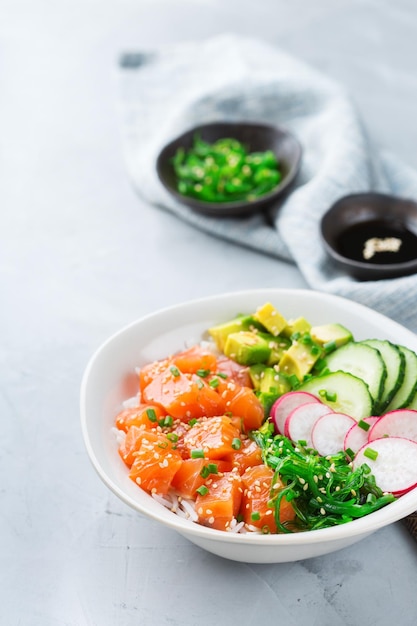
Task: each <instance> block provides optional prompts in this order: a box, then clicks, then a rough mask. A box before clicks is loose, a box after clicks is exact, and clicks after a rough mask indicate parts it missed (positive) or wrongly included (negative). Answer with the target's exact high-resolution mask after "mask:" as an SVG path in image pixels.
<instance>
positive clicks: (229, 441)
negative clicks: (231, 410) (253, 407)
mask: <svg viewBox="0 0 417 626" xmlns="http://www.w3.org/2000/svg"><path fill="white" fill-rule="evenodd" d="M240 436H241V431H240V429H239V427H238V425H237V423H236V420H235V419H233V418H231V417H228V416H227V415H220V416H216V417H210V418H203V419H201V420H199V421H198V423H197V424H195V425H194V426H193V427H192V428H190V429H189V430H188V431H187V432H186V433H185V434H184V436H183V439H182V449H183V450H188V455H189V456H191V457H192V455H193V452H195V451H197V450H198V451H201V452H202V454H204V457H205V458H206V459H224V457H225V456H226V455H230V454H231V453H232V452H233V451H234V449H235V447H236V446H240V444H241V440H240Z"/></svg>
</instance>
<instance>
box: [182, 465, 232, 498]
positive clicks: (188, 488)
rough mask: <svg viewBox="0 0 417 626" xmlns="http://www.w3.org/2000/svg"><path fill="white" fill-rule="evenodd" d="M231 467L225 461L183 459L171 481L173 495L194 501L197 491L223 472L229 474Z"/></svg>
mask: <svg viewBox="0 0 417 626" xmlns="http://www.w3.org/2000/svg"><path fill="white" fill-rule="evenodd" d="M232 469H233V465H232V464H231V463H229V462H227V461H208V460H207V459H184V460H183V462H182V465H181V467H180V468H179V470H178V471H177V473H176V474H175V476H174V478H173V480H172V488H173V489H174V490H175V493H176V494H177V495H179V496H182V497H183V498H188V499H190V500H195V498H196V496H197V489H199V488H200V487H201V486H202V485H204V484H205V483H206V481H207V480H209V481H213V480H216V479H218V478H220V477H221V476H222V475H223V474H224V472H231V471H232Z"/></svg>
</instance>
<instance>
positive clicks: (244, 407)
mask: <svg viewBox="0 0 417 626" xmlns="http://www.w3.org/2000/svg"><path fill="white" fill-rule="evenodd" d="M220 396H221V397H222V398H223V400H224V401H225V412H226V413H229V412H230V413H231V414H232V415H235V416H236V417H240V418H241V419H242V421H243V427H244V430H245V432H249V431H250V430H257V429H258V428H260V427H261V426H262V424H263V422H264V419H265V410H264V407H263V405H262V404H261V401H260V400H259V398H257V397H256V395H255V394H254V393H253V389H251V388H250V387H241V386H239V385H236V384H229V385H225V386H224V387H223V389H222V391H221V392H220Z"/></svg>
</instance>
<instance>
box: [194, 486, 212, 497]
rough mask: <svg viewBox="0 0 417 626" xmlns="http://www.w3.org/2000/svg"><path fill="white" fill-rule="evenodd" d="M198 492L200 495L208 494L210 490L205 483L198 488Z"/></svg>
mask: <svg viewBox="0 0 417 626" xmlns="http://www.w3.org/2000/svg"><path fill="white" fill-rule="evenodd" d="M196 491H197V493H199V494H200V496H205V495H207V494H208V492H209V490H208V488H207V487H206V486H205V485H201V487H198V489H196Z"/></svg>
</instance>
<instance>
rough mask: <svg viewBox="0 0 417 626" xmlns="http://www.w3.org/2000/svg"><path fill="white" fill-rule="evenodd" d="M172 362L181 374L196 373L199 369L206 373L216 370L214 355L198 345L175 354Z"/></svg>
mask: <svg viewBox="0 0 417 626" xmlns="http://www.w3.org/2000/svg"><path fill="white" fill-rule="evenodd" d="M172 362H173V364H174V365H176V366H177V367H178V369H179V370H180V371H181V372H183V374H196V373H197V372H200V371H201V372H202V373H203V372H204V373H206V374H205V375H208V373H214V372H216V371H217V358H216V355H215V354H213V352H210V351H209V350H207V349H205V348H203V347H202V346H199V345H197V346H193V347H192V348H189V349H188V350H183V351H182V352H179V353H178V354H175V355H174V356H173V357H172Z"/></svg>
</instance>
